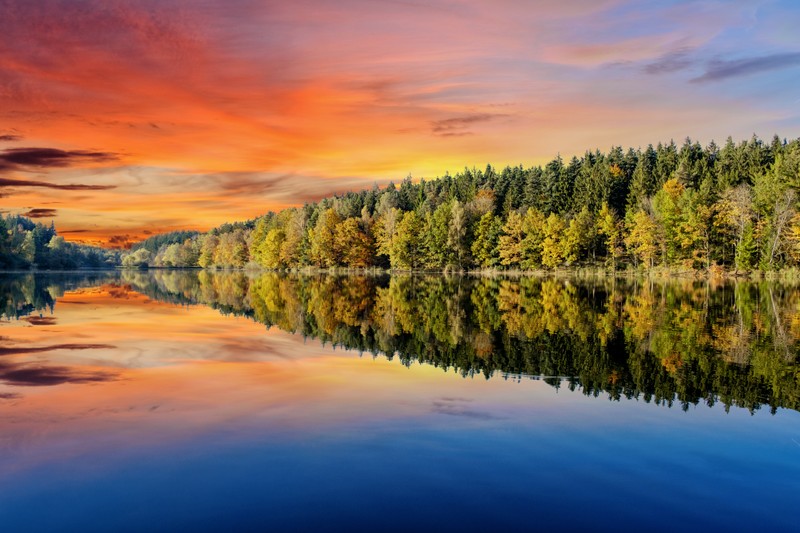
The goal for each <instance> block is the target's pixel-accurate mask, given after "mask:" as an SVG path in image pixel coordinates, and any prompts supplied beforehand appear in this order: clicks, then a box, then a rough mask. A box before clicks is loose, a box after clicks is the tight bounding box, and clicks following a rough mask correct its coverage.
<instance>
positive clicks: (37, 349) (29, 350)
mask: <svg viewBox="0 0 800 533" xmlns="http://www.w3.org/2000/svg"><path fill="white" fill-rule="evenodd" d="M115 348H116V346H113V345H111V344H51V345H49V346H11V347H8V346H0V356H6V355H26V354H33V353H43V352H52V351H54V350H113V349H115Z"/></svg>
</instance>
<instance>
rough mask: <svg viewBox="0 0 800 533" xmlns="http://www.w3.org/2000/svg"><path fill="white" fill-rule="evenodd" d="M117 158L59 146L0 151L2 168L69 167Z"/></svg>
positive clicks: (112, 155) (111, 155) (104, 153)
mask: <svg viewBox="0 0 800 533" xmlns="http://www.w3.org/2000/svg"><path fill="white" fill-rule="evenodd" d="M116 159H117V155H116V154H112V153H111V152H93V151H89V150H59V149H58V148H8V149H6V150H3V151H2V152H0V169H2V168H3V167H4V166H5V168H24V167H36V168H53V167H68V166H72V165H75V164H80V163H103V162H107V161H114V160H116Z"/></svg>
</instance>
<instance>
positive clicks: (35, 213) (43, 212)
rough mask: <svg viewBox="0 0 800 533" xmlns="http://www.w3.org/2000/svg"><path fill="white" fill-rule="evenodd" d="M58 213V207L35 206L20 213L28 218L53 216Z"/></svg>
mask: <svg viewBox="0 0 800 533" xmlns="http://www.w3.org/2000/svg"><path fill="white" fill-rule="evenodd" d="M57 213H58V209H47V208H39V207H37V208H35V209H31V210H29V211H25V212H24V213H22V216H24V217H28V218H53V217H55V216H56V214H57Z"/></svg>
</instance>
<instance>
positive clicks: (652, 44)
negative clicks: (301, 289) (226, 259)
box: [0, 0, 800, 246]
mask: <svg viewBox="0 0 800 533" xmlns="http://www.w3.org/2000/svg"><path fill="white" fill-rule="evenodd" d="M798 27H800V4H798V3H797V2H796V1H793V0H783V1H781V0H747V1H738V0H730V1H714V0H709V1H664V0H662V1H653V2H644V1H627V0H543V1H537V2H534V1H517V0H494V1H491V2H489V1H485V2H481V1H474V0H447V1H435V0H431V1H424V2H422V1H420V2H415V1H413V0H410V1H404V0H340V1H338V2H326V1H323V0H295V1H292V2H285V1H283V2H273V1H264V0H262V1H257V0H192V1H181V0H128V1H122V0H0V211H3V212H6V213H22V214H27V215H28V216H31V217H34V218H36V219H37V220H39V221H42V222H45V223H49V222H50V221H51V220H52V221H53V222H54V223H55V225H56V228H57V229H58V231H59V233H61V234H62V235H64V236H65V237H66V238H67V239H68V240H72V241H80V242H86V243H92V244H101V245H106V246H122V245H125V244H126V243H129V242H131V241H135V240H138V239H141V238H143V237H146V236H147V235H150V234H154V233H159V232H164V231H171V230H175V229H198V230H207V229H210V228H212V227H214V226H217V225H219V224H221V223H223V222H226V221H228V222H233V221H237V220H245V219H250V218H254V217H256V216H259V215H261V214H264V213H266V212H267V211H270V210H277V209H281V208H283V207H287V206H295V205H302V204H303V203H305V202H308V201H314V200H318V199H320V198H322V197H325V196H328V195H330V194H333V193H341V192H344V191H347V190H360V189H363V188H370V187H372V186H373V185H374V184H376V183H377V184H379V185H385V184H387V183H388V182H389V181H395V182H398V181H400V180H402V179H403V178H405V177H406V176H409V175H410V176H412V177H413V178H414V179H419V178H426V179H432V178H435V177H437V176H441V175H443V174H444V173H445V172H450V173H455V172H458V171H460V170H462V169H463V168H464V167H473V166H476V167H479V168H483V167H484V166H485V165H486V164H487V163H491V164H492V165H494V166H496V167H500V168H502V167H504V166H506V165H518V164H522V165H525V166H529V165H535V164H542V163H545V162H546V161H548V160H550V159H552V158H553V157H555V156H556V155H557V154H561V155H562V156H565V157H571V156H572V155H580V154H581V153H583V152H584V151H586V150H594V149H600V150H608V149H609V148H610V147H611V146H616V145H622V146H624V147H629V146H631V147H644V146H646V145H647V144H649V143H653V144H655V143H658V142H660V141H666V142H668V141H669V140H670V139H675V140H676V141H677V142H682V140H683V139H685V138H686V137H690V138H692V139H693V140H698V141H700V142H701V143H702V144H707V143H708V142H709V141H711V140H712V139H713V140H716V141H717V142H718V143H721V142H724V140H725V139H726V138H727V137H728V136H732V137H733V138H734V139H735V140H737V141H738V140H744V139H749V138H750V137H751V136H752V135H753V134H756V135H759V136H760V137H763V138H767V139H769V138H771V137H772V135H773V134H778V135H780V136H781V137H785V138H790V139H791V138H795V137H798V136H800V89H799V88H800V32H798V31H797V28H798Z"/></svg>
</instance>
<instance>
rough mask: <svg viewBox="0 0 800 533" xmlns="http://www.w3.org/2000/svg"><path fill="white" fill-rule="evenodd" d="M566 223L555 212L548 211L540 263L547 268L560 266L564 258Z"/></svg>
mask: <svg viewBox="0 0 800 533" xmlns="http://www.w3.org/2000/svg"><path fill="white" fill-rule="evenodd" d="M566 229H567V225H566V223H565V222H564V219H563V218H561V217H560V216H559V215H557V214H556V213H550V216H548V217H547V220H545V224H544V232H543V233H544V239H543V240H542V265H544V266H545V267H547V268H556V267H557V266H560V265H561V264H562V263H563V262H564V259H565V253H564V233H565V231H566Z"/></svg>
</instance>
